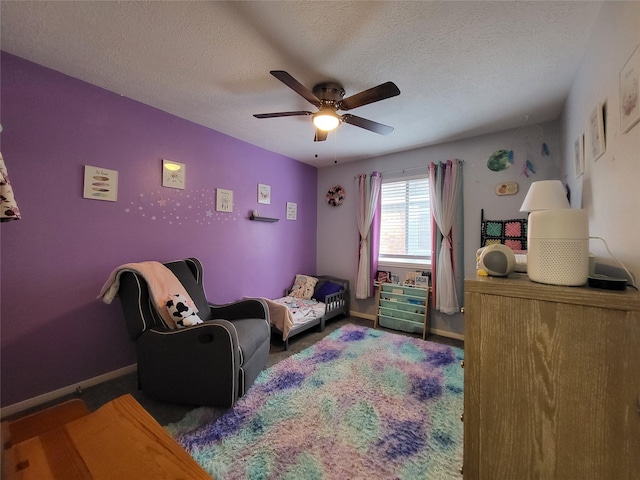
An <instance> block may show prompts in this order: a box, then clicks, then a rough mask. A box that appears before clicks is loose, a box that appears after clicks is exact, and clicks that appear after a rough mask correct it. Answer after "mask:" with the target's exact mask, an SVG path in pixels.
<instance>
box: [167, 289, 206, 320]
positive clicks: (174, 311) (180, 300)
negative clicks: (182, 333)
mask: <svg viewBox="0 0 640 480" xmlns="http://www.w3.org/2000/svg"><path fill="white" fill-rule="evenodd" d="M167 310H168V311H169V315H171V318H173V319H174V320H175V322H176V326H177V327H178V328H183V327H190V326H191V325H197V324H199V323H202V320H201V319H200V317H199V316H198V314H197V313H196V312H194V311H193V309H192V308H191V307H190V306H189V304H188V303H187V298H186V297H185V296H184V295H180V294H175V295H171V296H170V297H169V300H168V301H167Z"/></svg>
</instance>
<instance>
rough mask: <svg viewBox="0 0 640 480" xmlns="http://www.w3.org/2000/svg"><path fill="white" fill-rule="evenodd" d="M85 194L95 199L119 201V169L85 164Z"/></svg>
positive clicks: (86, 196) (85, 196)
mask: <svg viewBox="0 0 640 480" xmlns="http://www.w3.org/2000/svg"><path fill="white" fill-rule="evenodd" d="M83 196H84V198H90V199H93V200H106V201H108V202H115V201H117V200H118V171H117V170H109V169H108V168H100V167H93V166H91V165H85V166H84V193H83Z"/></svg>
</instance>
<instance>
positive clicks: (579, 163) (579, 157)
mask: <svg viewBox="0 0 640 480" xmlns="http://www.w3.org/2000/svg"><path fill="white" fill-rule="evenodd" d="M574 149H575V160H574V165H575V174H576V178H578V177H580V176H581V175H582V174H583V173H584V133H581V134H580V135H578V138H577V139H576V141H575V143H574Z"/></svg>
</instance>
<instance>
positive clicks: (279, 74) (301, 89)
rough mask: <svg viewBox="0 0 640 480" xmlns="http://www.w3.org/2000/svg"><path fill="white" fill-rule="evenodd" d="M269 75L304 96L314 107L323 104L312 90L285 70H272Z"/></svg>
mask: <svg viewBox="0 0 640 480" xmlns="http://www.w3.org/2000/svg"><path fill="white" fill-rule="evenodd" d="M269 73H270V74H271V75H273V76H274V77H276V78H277V79H278V80H280V81H281V82H282V83H284V84H285V85H286V86H287V87H289V88H290V89H291V90H293V91H294V92H296V93H297V94H298V95H300V96H302V97H303V98H304V99H306V100H307V101H308V102H309V103H311V104H312V105H315V106H316V107H319V106H320V104H321V103H322V102H321V101H320V99H319V98H318V97H316V96H315V95H314V94H313V92H311V90H309V89H308V88H307V87H305V86H304V85H302V84H301V83H300V82H299V81H297V80H296V79H295V78H293V77H292V76H291V75H289V74H288V73H287V72H285V71H284V70H271V71H270V72H269Z"/></svg>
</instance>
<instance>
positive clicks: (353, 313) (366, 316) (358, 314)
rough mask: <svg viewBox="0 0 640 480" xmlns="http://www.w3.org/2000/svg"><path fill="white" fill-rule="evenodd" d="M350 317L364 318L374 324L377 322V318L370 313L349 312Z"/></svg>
mask: <svg viewBox="0 0 640 480" xmlns="http://www.w3.org/2000/svg"><path fill="white" fill-rule="evenodd" d="M349 316H350V317H358V318H364V319H365V320H371V321H372V322H375V321H376V316H375V315H369V314H368V313H361V312H354V311H352V310H350V311H349Z"/></svg>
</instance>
